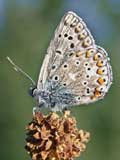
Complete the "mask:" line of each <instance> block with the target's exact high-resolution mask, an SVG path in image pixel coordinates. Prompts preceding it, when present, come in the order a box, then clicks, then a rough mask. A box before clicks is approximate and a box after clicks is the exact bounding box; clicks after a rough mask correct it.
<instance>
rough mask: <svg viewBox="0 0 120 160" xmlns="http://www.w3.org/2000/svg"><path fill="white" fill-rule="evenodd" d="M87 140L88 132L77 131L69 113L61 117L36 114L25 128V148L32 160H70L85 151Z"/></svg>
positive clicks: (52, 114)
mask: <svg viewBox="0 0 120 160" xmlns="http://www.w3.org/2000/svg"><path fill="white" fill-rule="evenodd" d="M89 138H90V133H89V132H84V131H83V130H78V129H77V127H76V120H75V118H74V117H71V116H70V112H69V111H65V112H64V115H63V116H62V117H59V115H58V114H57V113H54V112H53V113H50V114H49V115H43V114H42V113H41V112H37V113H36V114H35V115H34V117H33V120H32V121H31V122H30V123H29V124H28V126H27V138H26V142H27V144H26V146H25V148H26V150H27V152H28V153H29V154H30V156H31V157H32V160H72V159H73V158H75V157H79V156H80V154H81V152H83V151H84V150H85V148H86V145H85V143H87V142H88V141H89Z"/></svg>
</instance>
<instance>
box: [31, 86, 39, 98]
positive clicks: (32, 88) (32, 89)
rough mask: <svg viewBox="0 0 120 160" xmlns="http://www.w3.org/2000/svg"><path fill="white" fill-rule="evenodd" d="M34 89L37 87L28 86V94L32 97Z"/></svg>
mask: <svg viewBox="0 0 120 160" xmlns="http://www.w3.org/2000/svg"><path fill="white" fill-rule="evenodd" d="M36 90H37V87H36V86H34V87H30V88H29V95H30V96H32V97H34V96H35V91H36Z"/></svg>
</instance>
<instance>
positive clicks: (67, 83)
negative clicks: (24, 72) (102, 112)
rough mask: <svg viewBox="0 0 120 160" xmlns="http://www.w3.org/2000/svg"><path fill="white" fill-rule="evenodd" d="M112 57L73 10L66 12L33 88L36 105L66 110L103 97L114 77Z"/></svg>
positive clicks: (53, 109) (55, 109) (54, 109)
mask: <svg viewBox="0 0 120 160" xmlns="http://www.w3.org/2000/svg"><path fill="white" fill-rule="evenodd" d="M109 61H110V58H109V57H108V54H107V52H106V51H105V50H104V49H103V48H102V47H100V46H98V45H96V44H95V40H94V38H93V36H92V35H91V33H90V31H89V29H88V28H87V26H86V24H85V22H84V21H83V20H82V19H81V18H80V17H79V16H77V15H76V13H74V12H71V11H70V12H68V13H66V14H65V15H64V16H63V18H62V19H61V22H60V24H59V25H58V27H57V29H56V31H55V34H54V37H53V39H52V40H51V42H50V45H49V48H48V50H47V54H46V55H45V58H44V61H43V64H42V67H41V70H40V74H39V78H38V82H37V87H36V88H31V89H30V91H31V94H32V96H33V97H34V98H35V99H36V100H37V107H36V109H39V108H41V107H47V108H49V109H50V110H52V111H63V110H64V109H66V108H69V107H70V106H76V105H80V104H88V103H91V102H95V101H97V100H99V99H103V98H104V96H105V94H106V93H107V92H108V90H109V88H110V86H111V84H112V79H113V78H112V77H113V76H112V68H111V65H110V63H109Z"/></svg>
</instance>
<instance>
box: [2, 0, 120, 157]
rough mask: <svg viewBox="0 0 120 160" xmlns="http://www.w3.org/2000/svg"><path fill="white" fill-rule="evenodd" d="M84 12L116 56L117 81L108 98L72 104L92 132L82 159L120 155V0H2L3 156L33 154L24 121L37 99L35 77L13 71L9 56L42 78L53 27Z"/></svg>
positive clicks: (82, 125) (82, 124)
mask: <svg viewBox="0 0 120 160" xmlns="http://www.w3.org/2000/svg"><path fill="white" fill-rule="evenodd" d="M69 10H72V11H75V12H76V13H77V14H78V15H79V16H81V17H82V18H83V19H84V20H85V22H87V25H88V27H89V28H90V30H91V32H92V33H93V35H94V37H95V39H96V42H97V44H99V45H101V46H102V47H104V48H106V50H107V51H108V53H109V56H110V58H111V64H112V67H113V73H114V79H113V85H112V87H111V88H110V90H109V93H108V94H107V96H106V97H105V99H104V100H101V101H99V102H96V103H94V104H89V105H83V106H81V107H73V108H72V114H73V115H74V116H76V118H77V121H78V127H79V128H82V129H84V130H87V131H89V132H90V133H91V141H90V142H89V144H88V145H87V150H86V152H85V153H83V155H82V156H81V157H80V158H78V159H84V160H107V159H108V160H113V159H114V160H119V159H120V120H119V119H120V96H119V95H120V0H0V159H2V160H8V159H9V160H10V159H12V160H22V159H24V160H25V159H26V160H28V159H30V157H29V156H28V155H27V153H26V151H25V150H24V145H25V126H26V124H27V123H28V122H29V121H30V120H31V117H32V108H33V106H34V105H35V102H34V100H33V99H32V98H31V97H30V96H29V95H28V92H27V91H28V88H29V86H30V82H29V81H27V80H26V79H25V78H23V77H22V76H21V75H20V74H18V73H16V72H15V71H14V70H12V68H11V66H10V65H9V64H8V62H7V61H6V59H5V57H6V56H10V57H11V58H12V59H13V60H14V61H15V62H16V63H17V64H18V65H19V66H21V67H22V68H23V69H24V71H26V72H27V73H29V74H30V75H31V76H32V77H33V79H34V80H36V81H37V77H38V74H39V69H40V66H41V64H42V61H43V58H44V55H45V53H46V49H47V47H48V45H49V42H50V39H51V37H52V36H53V33H54V30H55V28H56V26H57V24H58V23H59V21H60V19H61V17H62V16H63V15H64V13H65V12H67V11H69Z"/></svg>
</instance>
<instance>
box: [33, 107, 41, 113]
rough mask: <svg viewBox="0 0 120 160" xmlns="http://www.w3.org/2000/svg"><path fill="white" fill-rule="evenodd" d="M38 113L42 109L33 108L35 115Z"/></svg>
mask: <svg viewBox="0 0 120 160" xmlns="http://www.w3.org/2000/svg"><path fill="white" fill-rule="evenodd" d="M37 112H40V107H38V106H37V107H33V115H35V114H36V113H37Z"/></svg>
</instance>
